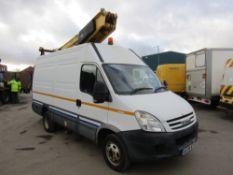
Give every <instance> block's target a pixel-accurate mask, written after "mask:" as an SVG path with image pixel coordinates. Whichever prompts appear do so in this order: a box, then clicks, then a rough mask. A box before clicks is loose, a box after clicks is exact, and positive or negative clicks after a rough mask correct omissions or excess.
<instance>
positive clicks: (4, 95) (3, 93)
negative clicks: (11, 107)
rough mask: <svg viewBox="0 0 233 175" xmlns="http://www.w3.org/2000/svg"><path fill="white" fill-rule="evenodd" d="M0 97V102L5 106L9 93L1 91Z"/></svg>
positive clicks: (8, 99)
mask: <svg viewBox="0 0 233 175" xmlns="http://www.w3.org/2000/svg"><path fill="white" fill-rule="evenodd" d="M0 97H1V99H0V100H1V102H2V103H3V104H6V103H8V102H9V101H10V93H9V92H8V91H2V92H1V93H0Z"/></svg>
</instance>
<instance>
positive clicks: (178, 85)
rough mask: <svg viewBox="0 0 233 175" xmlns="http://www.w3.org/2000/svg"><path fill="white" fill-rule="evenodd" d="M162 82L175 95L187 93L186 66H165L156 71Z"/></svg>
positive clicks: (160, 66)
mask: <svg viewBox="0 0 233 175" xmlns="http://www.w3.org/2000/svg"><path fill="white" fill-rule="evenodd" d="M155 73H156V74H157V76H158V77H159V79H160V81H161V82H163V83H164V84H165V85H167V88H168V89H169V90H171V91H173V92H175V93H178V94H182V95H183V94H184V93H185V64H163V65H159V66H158V67H157V70H156V71H155Z"/></svg>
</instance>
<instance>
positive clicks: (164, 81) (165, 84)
mask: <svg viewBox="0 0 233 175" xmlns="http://www.w3.org/2000/svg"><path fill="white" fill-rule="evenodd" d="M163 85H164V86H165V87H166V88H167V87H168V83H167V81H166V80H163Z"/></svg>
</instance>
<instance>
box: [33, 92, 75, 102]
mask: <svg viewBox="0 0 233 175" xmlns="http://www.w3.org/2000/svg"><path fill="white" fill-rule="evenodd" d="M33 93H35V94H39V95H44V96H48V97H53V98H57V99H61V100H66V101H69V102H76V100H74V99H70V98H66V97H62V96H58V95H52V94H47V93H43V92H38V91H33Z"/></svg>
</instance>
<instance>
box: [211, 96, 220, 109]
mask: <svg viewBox="0 0 233 175" xmlns="http://www.w3.org/2000/svg"><path fill="white" fill-rule="evenodd" d="M219 100H220V98H219V97H213V98H212V99H211V104H210V105H211V107H212V108H216V107H217V106H218V105H219Z"/></svg>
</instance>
